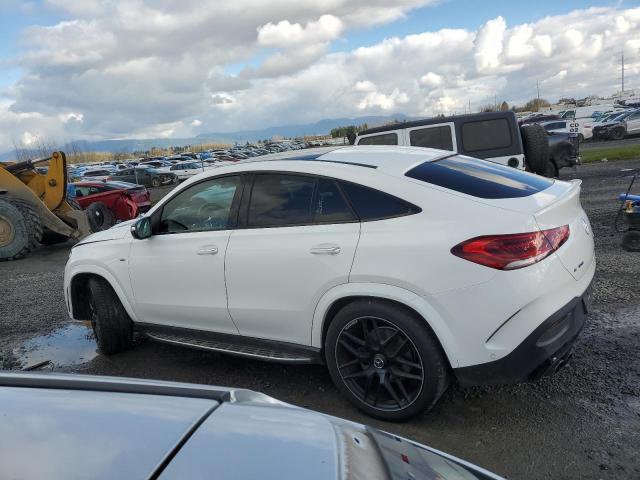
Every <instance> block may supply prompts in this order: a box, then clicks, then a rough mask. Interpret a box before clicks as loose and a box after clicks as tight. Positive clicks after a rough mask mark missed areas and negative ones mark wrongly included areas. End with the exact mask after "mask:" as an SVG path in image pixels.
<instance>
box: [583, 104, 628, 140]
mask: <svg viewBox="0 0 640 480" xmlns="http://www.w3.org/2000/svg"><path fill="white" fill-rule="evenodd" d="M636 134H640V110H629V111H626V112H623V113H621V114H619V115H617V116H615V117H613V118H612V119H610V120H607V121H603V122H602V123H598V124H597V125H596V126H595V127H594V128H593V136H594V138H597V139H600V140H622V139H623V138H624V137H626V136H627V135H636Z"/></svg>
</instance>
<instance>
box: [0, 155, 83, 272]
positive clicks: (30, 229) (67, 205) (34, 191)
mask: <svg viewBox="0 0 640 480" xmlns="http://www.w3.org/2000/svg"><path fill="white" fill-rule="evenodd" d="M45 162H48V163H49V166H48V170H47V172H46V173H39V172H38V171H37V170H36V165H37V164H41V163H45ZM89 233H91V232H90V228H89V222H88V220H87V214H86V212H84V211H83V210H80V209H79V207H77V206H74V202H71V201H68V200H67V159H66V157H65V155H64V153H63V152H54V153H53V154H52V155H51V157H47V158H42V159H38V160H27V161H24V162H18V163H0V261H1V260H15V259H18V258H21V257H24V256H25V255H27V254H28V253H29V252H30V251H31V250H33V249H34V248H35V247H36V246H38V245H39V244H51V243H58V242H60V241H65V240H68V239H80V238H82V237H84V236H86V235H88V234H89Z"/></svg>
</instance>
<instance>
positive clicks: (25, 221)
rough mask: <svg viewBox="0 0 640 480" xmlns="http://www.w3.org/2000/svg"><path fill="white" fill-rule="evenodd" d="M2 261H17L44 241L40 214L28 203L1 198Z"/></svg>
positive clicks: (0, 242) (0, 256) (0, 234)
mask: <svg viewBox="0 0 640 480" xmlns="http://www.w3.org/2000/svg"><path fill="white" fill-rule="evenodd" d="M0 229H1V230H2V231H0V260H17V259H19V258H22V257H24V256H25V255H27V254H28V253H29V252H31V251H32V250H34V249H35V248H36V247H37V246H38V244H39V242H40V240H41V239H42V223H41V222H40V216H39V215H38V212H36V210H35V209H34V208H33V207H31V205H29V203H28V202H25V201H24V200H20V199H17V198H14V197H2V198H0Z"/></svg>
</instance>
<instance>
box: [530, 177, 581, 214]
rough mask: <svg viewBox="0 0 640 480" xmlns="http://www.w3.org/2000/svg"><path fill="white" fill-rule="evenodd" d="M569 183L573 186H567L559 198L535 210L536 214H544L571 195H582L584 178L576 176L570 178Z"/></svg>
mask: <svg viewBox="0 0 640 480" xmlns="http://www.w3.org/2000/svg"><path fill="white" fill-rule="evenodd" d="M568 183H570V184H571V186H570V187H569V188H567V191H566V192H564V193H563V194H562V195H560V196H559V197H558V198H556V199H555V201H554V202H551V203H550V204H548V205H545V206H544V207H542V208H541V209H540V210H538V211H537V212H535V213H534V215H543V214H544V213H546V212H547V211H548V210H550V209H551V208H552V207H555V206H557V205H558V203H562V202H565V201H567V200H568V199H569V198H570V197H573V196H574V195H576V194H577V195H580V189H581V185H582V180H579V179H577V178H576V179H574V180H569V182H568Z"/></svg>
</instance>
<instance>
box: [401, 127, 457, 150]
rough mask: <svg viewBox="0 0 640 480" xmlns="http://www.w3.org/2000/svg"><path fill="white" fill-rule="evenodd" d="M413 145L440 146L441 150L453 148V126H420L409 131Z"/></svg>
mask: <svg viewBox="0 0 640 480" xmlns="http://www.w3.org/2000/svg"><path fill="white" fill-rule="evenodd" d="M409 139H410V141H411V145H413V146H415V147H428V148H439V149H440V150H453V141H452V139H451V127H449V126H448V125H445V126H442V127H429V128H418V129H415V130H411V132H410V133H409Z"/></svg>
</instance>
